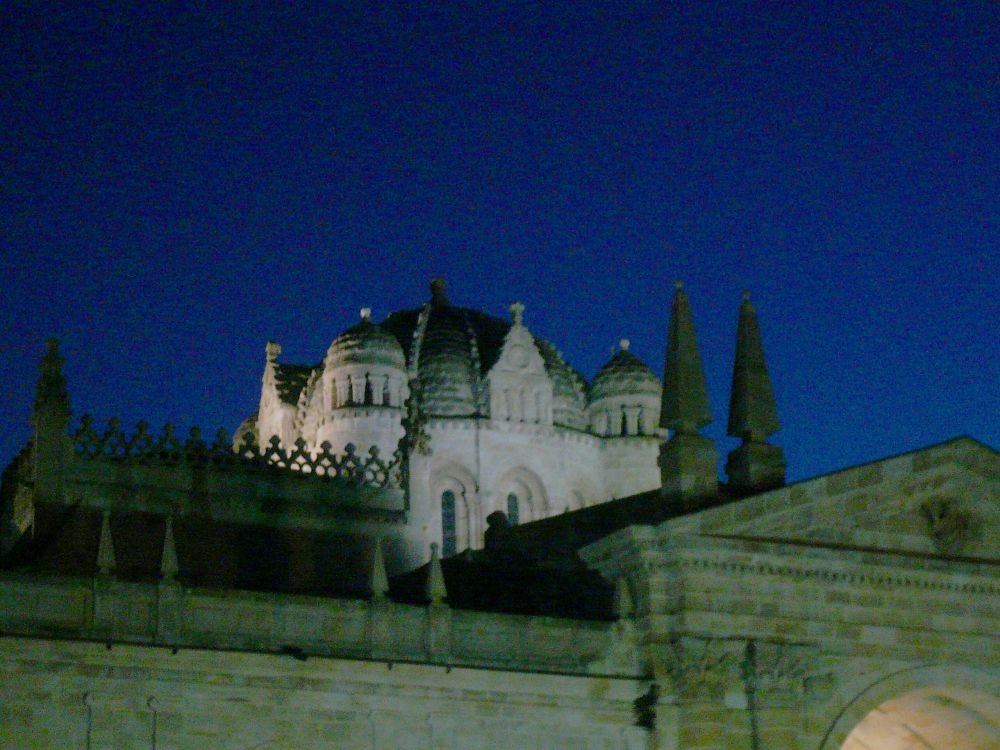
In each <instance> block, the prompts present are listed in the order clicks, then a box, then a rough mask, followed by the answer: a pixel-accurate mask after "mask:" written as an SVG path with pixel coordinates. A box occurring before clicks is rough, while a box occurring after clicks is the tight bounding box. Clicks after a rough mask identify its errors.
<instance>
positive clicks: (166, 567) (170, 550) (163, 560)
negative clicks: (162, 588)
mask: <svg viewBox="0 0 1000 750" xmlns="http://www.w3.org/2000/svg"><path fill="white" fill-rule="evenodd" d="M179 572H180V566H179V565H178V564H177V548H176V547H175V546H174V517H173V516H167V530H166V532H165V533H164V535H163V554H162V555H160V575H161V576H162V577H163V580H164V581H173V580H175V579H176V578H177V574H178V573H179Z"/></svg>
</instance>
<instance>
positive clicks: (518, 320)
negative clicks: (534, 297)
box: [510, 302, 524, 326]
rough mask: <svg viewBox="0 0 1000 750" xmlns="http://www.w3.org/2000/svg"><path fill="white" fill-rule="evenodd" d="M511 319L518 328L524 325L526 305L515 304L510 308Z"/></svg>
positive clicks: (521, 303)
mask: <svg viewBox="0 0 1000 750" xmlns="http://www.w3.org/2000/svg"><path fill="white" fill-rule="evenodd" d="M510 319H511V321H512V322H513V323H514V325H516V326H523V325H524V303H523V302H515V303H514V304H512V305H511V306H510Z"/></svg>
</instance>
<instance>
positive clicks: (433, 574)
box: [424, 542, 448, 604]
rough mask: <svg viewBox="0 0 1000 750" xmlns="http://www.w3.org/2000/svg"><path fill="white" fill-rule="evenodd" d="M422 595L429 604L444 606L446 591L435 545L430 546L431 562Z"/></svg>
mask: <svg viewBox="0 0 1000 750" xmlns="http://www.w3.org/2000/svg"><path fill="white" fill-rule="evenodd" d="M424 593H425V594H426V596H427V599H428V600H429V601H430V603H431V604H444V600H445V599H446V598H447V597H448V589H447V587H446V586H445V583H444V571H442V570H441V558H440V556H439V555H438V545H437V543H436V542H435V543H433V544H431V561H430V564H429V565H428V566H427V583H426V585H425V588H424Z"/></svg>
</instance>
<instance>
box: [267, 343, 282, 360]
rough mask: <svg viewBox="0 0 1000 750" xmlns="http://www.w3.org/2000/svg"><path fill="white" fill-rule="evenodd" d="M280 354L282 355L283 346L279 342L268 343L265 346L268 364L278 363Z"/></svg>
mask: <svg viewBox="0 0 1000 750" xmlns="http://www.w3.org/2000/svg"><path fill="white" fill-rule="evenodd" d="M279 354H281V344H279V343H278V342H277V341H268V342H267V344H265V345H264V356H265V357H266V358H267V361H268V362H277V361H278V355H279Z"/></svg>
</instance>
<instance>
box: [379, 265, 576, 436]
mask: <svg viewBox="0 0 1000 750" xmlns="http://www.w3.org/2000/svg"><path fill="white" fill-rule="evenodd" d="M431 293H432V298H431V300H430V302H428V303H427V304H425V305H424V306H423V307H422V308H419V309H416V310H401V311H398V312H394V313H391V314H390V315H389V316H388V317H387V318H386V319H385V320H384V321H383V322H382V323H381V328H382V329H384V330H385V331H388V332H390V333H391V334H392V335H393V336H394V337H395V338H396V341H397V342H398V343H399V345H400V346H401V347H402V349H403V351H404V352H405V356H406V361H407V362H408V363H409V366H410V368H411V370H412V369H413V368H415V369H416V374H417V375H418V377H419V378H420V381H421V385H422V386H423V390H422V399H423V404H424V409H425V411H426V412H427V413H428V414H438V415H453V416H454V415H471V414H476V413H482V412H483V411H484V410H485V409H486V407H487V404H486V398H485V393H484V390H485V389H484V385H485V377H486V375H487V373H489V371H490V369H491V368H492V367H493V366H494V365H495V364H496V363H497V360H498V359H499V357H500V353H501V351H502V349H503V344H504V340H505V338H506V336H507V333H508V332H509V331H510V328H511V323H510V321H507V320H503V319H501V318H497V317H494V316H492V315H487V314H486V313H483V312H480V311H478V310H473V309H470V308H466V307H456V306H453V305H452V304H451V303H450V302H449V301H448V299H447V297H446V296H445V293H444V285H443V283H441V282H439V281H438V282H435V284H434V285H432V287H431ZM535 342H536V344H537V345H538V349H539V351H540V353H541V354H542V357H543V359H544V362H545V369H546V372H547V374H548V375H549V377H550V378H551V379H552V381H553V385H554V388H555V391H556V394H557V395H563V396H564V398H566V399H567V400H569V399H573V400H576V401H579V400H580V398H581V397H580V391H578V390H576V389H577V388H580V387H581V385H580V384H582V383H583V376H581V375H580V374H579V373H578V372H577V371H576V370H574V369H573V368H572V367H570V366H569V365H567V364H566V363H565V362H564V361H563V359H562V357H560V356H559V355H558V352H557V351H556V349H555V347H554V346H552V344H550V343H548V342H547V341H544V340H542V339H539V338H537V337H535ZM574 384H576V387H574ZM581 406H582V405H581Z"/></svg>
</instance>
